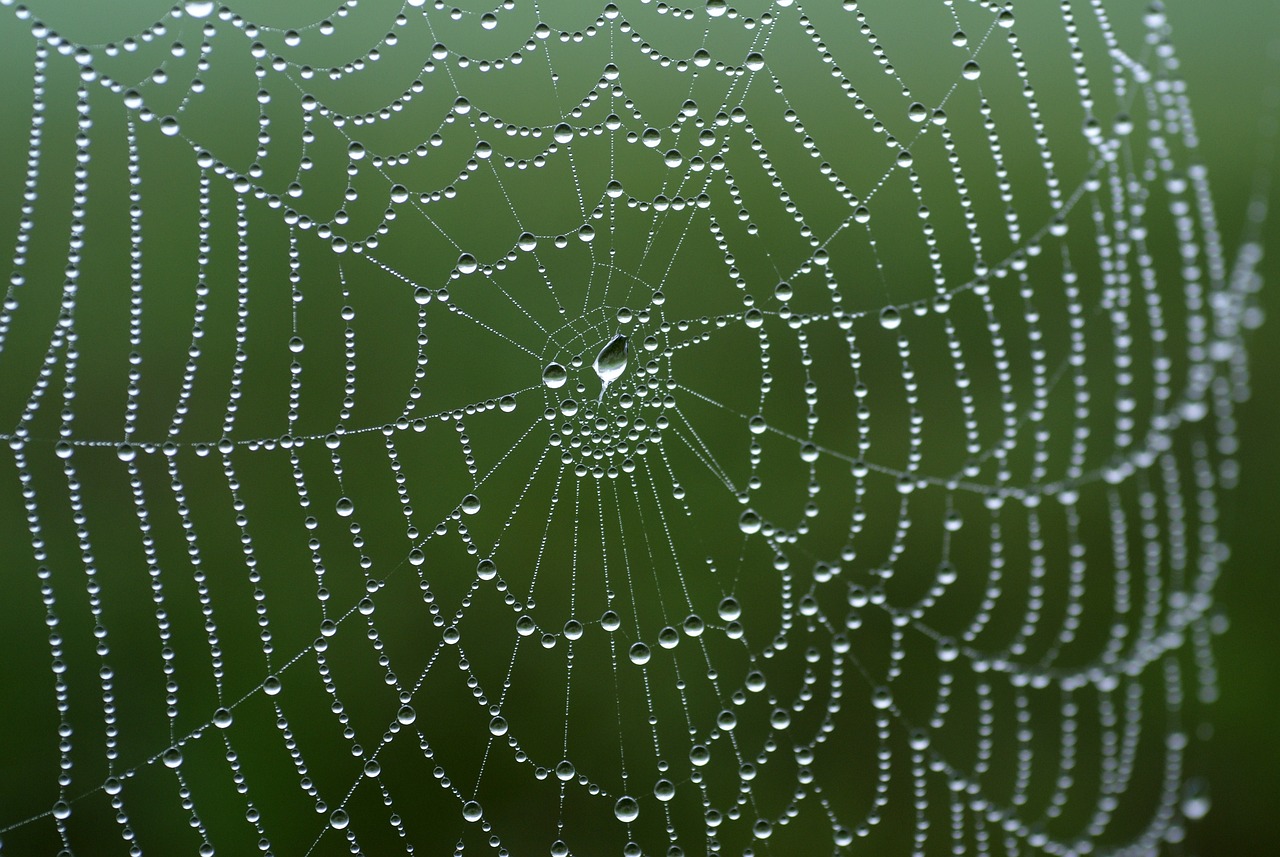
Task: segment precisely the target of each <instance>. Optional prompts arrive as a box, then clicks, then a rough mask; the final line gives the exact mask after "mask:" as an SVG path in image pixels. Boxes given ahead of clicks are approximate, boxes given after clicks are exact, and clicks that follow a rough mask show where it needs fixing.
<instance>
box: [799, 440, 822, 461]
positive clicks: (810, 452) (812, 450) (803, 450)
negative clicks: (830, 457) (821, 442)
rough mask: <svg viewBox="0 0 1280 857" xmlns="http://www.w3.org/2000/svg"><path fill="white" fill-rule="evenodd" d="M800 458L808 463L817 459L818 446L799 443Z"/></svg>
mask: <svg viewBox="0 0 1280 857" xmlns="http://www.w3.org/2000/svg"><path fill="white" fill-rule="evenodd" d="M800 460H801V461H806V462H808V463H810V464H812V463H813V462H815V461H817V460H818V447H816V446H814V445H813V444H811V443H805V444H801V445H800Z"/></svg>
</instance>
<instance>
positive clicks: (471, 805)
mask: <svg viewBox="0 0 1280 857" xmlns="http://www.w3.org/2000/svg"><path fill="white" fill-rule="evenodd" d="M483 815H484V810H483V809H481V808H480V804H478V803H476V802H475V801H473V800H469V801H467V802H466V803H464V804H463V805H462V817H463V818H464V819H466V820H467V821H470V822H471V823H473V824H474V823H475V822H477V821H479V820H480V818H481V817H482V816H483Z"/></svg>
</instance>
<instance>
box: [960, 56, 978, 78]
mask: <svg viewBox="0 0 1280 857" xmlns="http://www.w3.org/2000/svg"><path fill="white" fill-rule="evenodd" d="M960 74H962V75H964V79H965V80H977V79H978V78H980V77H982V68H981V66H979V65H978V64H977V63H976V62H974V61H973V60H969V61H968V62H967V63H965V64H964V67H963V68H961V69H960Z"/></svg>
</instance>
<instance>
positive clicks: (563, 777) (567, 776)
mask: <svg viewBox="0 0 1280 857" xmlns="http://www.w3.org/2000/svg"><path fill="white" fill-rule="evenodd" d="M576 775H577V771H576V770H575V769H574V767H573V762H570V761H569V760H568V759H565V760H564V761H562V762H561V763H560V764H558V765H556V779H557V780H559V781H560V782H562V783H567V782H569V780H571V779H573V778H574V776H576Z"/></svg>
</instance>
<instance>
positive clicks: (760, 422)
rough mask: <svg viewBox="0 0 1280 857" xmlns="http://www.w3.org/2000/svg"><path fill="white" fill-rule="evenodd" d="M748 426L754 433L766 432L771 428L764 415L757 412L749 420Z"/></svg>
mask: <svg viewBox="0 0 1280 857" xmlns="http://www.w3.org/2000/svg"><path fill="white" fill-rule="evenodd" d="M747 428H748V429H750V430H751V433H752V434H764V432H765V429H767V428H769V424H768V423H766V422H765V421H764V417H762V416H760V415H759V414H756V415H755V416H754V417H752V418H751V419H749V420H747Z"/></svg>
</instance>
